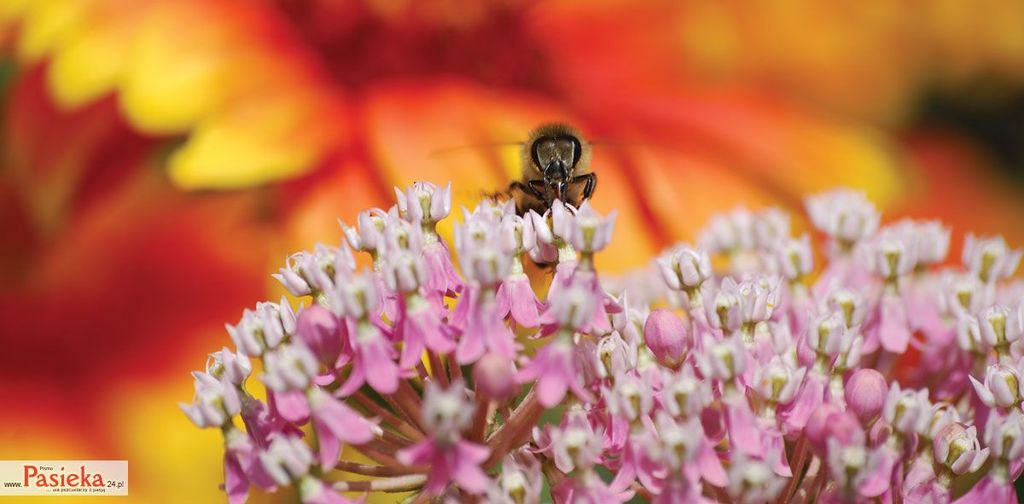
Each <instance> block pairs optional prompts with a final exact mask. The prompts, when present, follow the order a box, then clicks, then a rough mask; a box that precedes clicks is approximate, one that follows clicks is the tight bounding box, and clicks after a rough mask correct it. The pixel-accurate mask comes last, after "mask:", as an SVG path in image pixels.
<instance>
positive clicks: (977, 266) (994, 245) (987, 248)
mask: <svg viewBox="0 0 1024 504" xmlns="http://www.w3.org/2000/svg"><path fill="white" fill-rule="evenodd" d="M1021 254H1022V251H1021V250H1017V249H1013V250H1011V249H1010V247H1008V246H1007V245H1006V241H1005V240H1004V239H1003V237H1002V236H994V237H977V236H975V235H974V233H967V238H966V239H965V240H964V250H963V256H962V259H963V263H964V267H966V268H967V269H968V270H970V271H971V272H972V273H974V274H975V275H977V276H978V278H979V279H981V281H982V282H984V283H989V282H995V281H996V280H1001V279H1003V278H1007V277H1009V276H1010V275H1013V272H1014V271H1016V270H1017V265H1019V264H1020V259H1021Z"/></svg>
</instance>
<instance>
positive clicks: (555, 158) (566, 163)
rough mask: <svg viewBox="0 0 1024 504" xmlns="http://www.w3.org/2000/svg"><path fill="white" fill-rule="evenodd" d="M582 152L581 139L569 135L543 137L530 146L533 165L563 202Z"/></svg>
mask: <svg viewBox="0 0 1024 504" xmlns="http://www.w3.org/2000/svg"><path fill="white" fill-rule="evenodd" d="M582 152H583V146H582V145H581V143H580V140H579V138H577V137H576V136H574V135H569V134H552V135H545V136H541V137H538V138H537V139H535V140H534V141H533V144H532V145H531V146H530V157H531V159H532V161H533V163H534V164H535V165H536V166H537V168H538V169H539V170H540V172H541V173H542V174H543V175H544V181H545V182H546V183H547V184H548V186H550V187H551V188H552V189H553V190H554V191H555V192H556V193H557V195H558V197H559V198H560V199H563V200H564V199H565V191H566V190H567V189H568V187H569V181H570V180H571V179H572V175H573V171H574V169H575V168H576V165H577V164H578V163H579V162H580V156H581V155H582Z"/></svg>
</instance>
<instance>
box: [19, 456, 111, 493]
mask: <svg viewBox="0 0 1024 504" xmlns="http://www.w3.org/2000/svg"><path fill="white" fill-rule="evenodd" d="M0 495H51V496H56V495H68V496H78V497H81V496H84V495H111V496H115V495H128V461H127V460H0Z"/></svg>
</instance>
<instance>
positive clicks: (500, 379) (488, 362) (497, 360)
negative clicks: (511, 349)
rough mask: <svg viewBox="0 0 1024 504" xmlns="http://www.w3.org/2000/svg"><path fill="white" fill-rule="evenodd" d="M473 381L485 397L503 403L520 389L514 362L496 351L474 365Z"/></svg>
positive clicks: (477, 389)
mask: <svg viewBox="0 0 1024 504" xmlns="http://www.w3.org/2000/svg"><path fill="white" fill-rule="evenodd" d="M473 383H474V384H475V386H476V391H477V392H478V393H480V394H483V396H484V397H486V398H488V399H491V400H494V401H497V402H500V403H503V402H505V401H507V400H509V399H511V398H512V397H513V396H514V395H515V394H516V392H518V391H519V384H518V383H516V370H515V369H513V368H512V362H510V361H509V360H508V359H506V358H504V357H502V356H500V355H498V354H494V353H488V354H486V355H484V356H483V357H481V358H480V360H478V361H476V364H475V365H474V366H473Z"/></svg>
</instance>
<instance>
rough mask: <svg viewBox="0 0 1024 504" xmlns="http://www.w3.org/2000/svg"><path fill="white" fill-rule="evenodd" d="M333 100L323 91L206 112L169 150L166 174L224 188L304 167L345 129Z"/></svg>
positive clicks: (187, 184)
mask: <svg viewBox="0 0 1024 504" xmlns="http://www.w3.org/2000/svg"><path fill="white" fill-rule="evenodd" d="M333 105H334V106H332V101H331V98H330V97H328V96H322V95H320V96H318V97H301V96H295V97H292V96H284V97H281V96H278V97H269V98H266V99H263V100H259V101H253V102H251V103H249V104H247V106H244V107H238V108H237V109H235V110H232V111H229V112H226V113H223V114H218V115H216V116H214V117H211V118H210V119H209V120H206V121H203V122H202V123H201V124H200V125H199V126H198V127H197V128H196V129H195V130H194V133H193V134H192V136H191V137H190V138H189V140H188V142H187V143H186V144H185V145H184V146H183V147H181V148H180V149H178V151H176V152H175V153H174V154H173V155H172V156H171V158H170V160H169V163H168V164H169V169H170V175H171V179H172V180H173V181H174V182H175V183H176V184H178V185H179V186H181V187H184V188H188V189H194V188H216V189H228V188H235V187H244V186H248V185H254V184H261V183H264V182H269V181H273V180H278V179H281V178H285V177H290V176H295V175H299V174H302V173H306V172H308V171H309V170H312V169H313V168H315V165H316V163H317V162H318V161H320V160H321V158H322V157H323V155H324V153H325V152H326V151H327V149H329V148H331V147H332V146H336V145H338V144H340V143H341V142H343V138H344V136H345V135H346V133H345V130H346V128H345V123H344V120H343V116H342V113H341V105H340V104H338V103H337V102H336V101H335V102H333ZM317 125H319V126H317Z"/></svg>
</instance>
